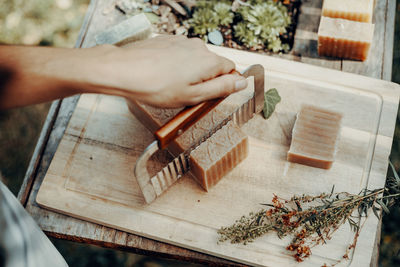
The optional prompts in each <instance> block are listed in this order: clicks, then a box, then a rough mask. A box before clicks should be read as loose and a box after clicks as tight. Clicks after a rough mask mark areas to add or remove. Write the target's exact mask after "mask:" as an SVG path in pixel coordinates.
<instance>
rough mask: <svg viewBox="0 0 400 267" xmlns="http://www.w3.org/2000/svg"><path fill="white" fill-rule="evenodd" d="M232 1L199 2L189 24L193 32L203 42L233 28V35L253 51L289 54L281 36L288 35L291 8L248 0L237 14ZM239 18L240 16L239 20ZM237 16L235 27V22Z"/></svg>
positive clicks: (273, 0) (274, 1)
mask: <svg viewBox="0 0 400 267" xmlns="http://www.w3.org/2000/svg"><path fill="white" fill-rule="evenodd" d="M232 3H233V1H232V0H222V1H218V0H199V1H197V4H196V7H195V10H194V12H193V16H192V18H191V19H190V20H189V25H190V27H191V28H192V29H193V33H194V34H195V35H197V36H199V37H201V38H203V39H207V37H206V35H207V34H208V33H210V32H212V31H214V30H218V29H221V27H225V28H226V27H228V28H229V27H230V28H231V29H232V32H233V36H234V37H235V38H236V39H237V40H238V41H240V42H241V43H242V45H243V46H245V47H247V48H250V49H268V50H271V51H273V52H279V51H287V50H289V45H287V44H282V41H281V39H280V36H281V35H282V34H284V33H286V28H287V27H288V26H289V25H290V23H291V19H290V16H289V14H288V11H287V8H286V7H285V6H284V5H283V4H282V3H281V2H280V1H278V0H248V1H246V2H245V4H242V5H240V7H239V8H238V9H237V10H236V11H235V12H234V11H232ZM235 15H236V17H235ZM234 17H235V25H232V24H233V23H234Z"/></svg>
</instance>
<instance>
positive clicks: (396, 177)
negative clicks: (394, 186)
mask: <svg viewBox="0 0 400 267" xmlns="http://www.w3.org/2000/svg"><path fill="white" fill-rule="evenodd" d="M389 165H390V167H391V168H392V171H393V175H394V178H395V179H396V182H397V183H398V184H399V183H400V177H399V175H398V174H397V172H396V169H395V168H394V166H393V164H392V162H391V161H390V160H389Z"/></svg>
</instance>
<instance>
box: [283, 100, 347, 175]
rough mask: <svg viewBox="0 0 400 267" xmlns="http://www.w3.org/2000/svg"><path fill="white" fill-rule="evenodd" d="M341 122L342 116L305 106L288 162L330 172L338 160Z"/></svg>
mask: <svg viewBox="0 0 400 267" xmlns="http://www.w3.org/2000/svg"><path fill="white" fill-rule="evenodd" d="M341 121H342V115H341V114H340V113H336V112H332V111H330V110H326V109H323V108H319V107H315V106H311V105H304V106H303V107H302V108H301V110H300V112H299V113H298V114H297V119H296V122H295V124H294V128H293V132H292V142H291V144H290V150H289V152H288V155H287V159H288V161H290V162H294V163H300V164H304V165H308V166H312V167H317V168H322V169H330V168H331V166H332V163H333V161H334V160H335V154H336V151H337V145H338V142H339V136H340V129H341Z"/></svg>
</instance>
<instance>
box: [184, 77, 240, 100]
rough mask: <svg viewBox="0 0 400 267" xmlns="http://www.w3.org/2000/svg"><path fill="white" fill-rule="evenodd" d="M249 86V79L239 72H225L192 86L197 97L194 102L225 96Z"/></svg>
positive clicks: (191, 89)
mask: <svg viewBox="0 0 400 267" xmlns="http://www.w3.org/2000/svg"><path fill="white" fill-rule="evenodd" d="M246 87H247V80H246V78H244V77H243V76H240V75H237V74H225V75H221V76H218V77H216V78H214V79H211V80H208V81H205V82H202V83H198V84H194V85H191V86H190V91H192V92H195V94H196V95H197V97H195V99H192V100H193V102H202V101H205V100H208V99H213V98H217V97H224V96H227V95H229V94H231V93H234V92H237V91H240V90H243V89H245V88H246Z"/></svg>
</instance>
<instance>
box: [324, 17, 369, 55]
mask: <svg viewBox="0 0 400 267" xmlns="http://www.w3.org/2000/svg"><path fill="white" fill-rule="evenodd" d="M373 35H374V24H371V23H364V22H357V21H351V20H345V19H332V18H328V17H321V23H320V25H319V29H318V54H319V55H320V56H329V57H338V58H348V59H356V60H362V61H364V60H366V59H367V57H368V53H369V49H370V46H371V43H372V39H373Z"/></svg>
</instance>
